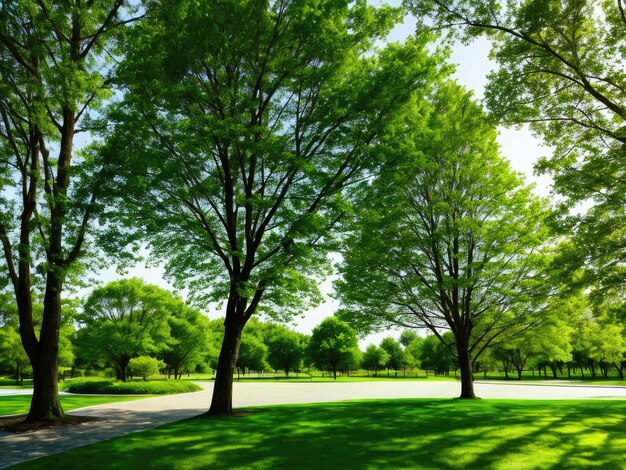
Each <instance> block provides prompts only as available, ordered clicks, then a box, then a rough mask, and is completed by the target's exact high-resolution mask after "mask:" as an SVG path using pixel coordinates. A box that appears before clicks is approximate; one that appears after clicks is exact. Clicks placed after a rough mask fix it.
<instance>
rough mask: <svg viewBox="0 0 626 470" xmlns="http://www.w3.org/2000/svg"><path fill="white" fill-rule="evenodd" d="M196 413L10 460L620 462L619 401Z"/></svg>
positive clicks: (362, 464)
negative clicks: (81, 444)
mask: <svg viewBox="0 0 626 470" xmlns="http://www.w3.org/2000/svg"><path fill="white" fill-rule="evenodd" d="M249 411H250V413H249V414H245V415H243V416H239V417H224V418H195V419H191V420H185V421H179V422H176V423H172V424H169V425H166V426H162V427H160V428H157V429H154V430H150V431H146V432H142V433H133V434H129V435H126V436H123V437H120V438H116V439H113V440H109V441H104V442H100V443H97V444H94V445H90V446H88V447H82V448H78V449H75V450H71V451H68V452H65V453H62V454H57V455H53V456H50V457H47V458H43V459H40V460H37V461H33V462H28V463H25V464H23V465H21V466H17V467H15V468H29V469H46V470H53V469H67V468H80V467H82V466H83V465H84V463H85V462H97V463H98V468H99V469H135V468H136V469H139V468H152V469H193V468H223V469H235V468H241V469H274V468H329V469H330V468H371V469H379V468H383V469H387V468H389V469H391V468H393V469H395V468H424V469H442V468H452V469H485V468H492V469H505V470H510V469H515V470H519V469H531V468H533V469H534V468H567V469H572V468H607V469H616V468H623V466H624V457H623V456H624V454H625V453H626V401H616V400H598V401H592V400H589V401H580V400H578V401H523V400H476V401H460V400H432V399H422V400H383V401H381V400H376V401H355V402H340V403H330V404H315V405H296V406H294V405H289V406H275V407H259V408H255V409H250V410H249Z"/></svg>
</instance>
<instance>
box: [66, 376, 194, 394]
mask: <svg viewBox="0 0 626 470" xmlns="http://www.w3.org/2000/svg"><path fill="white" fill-rule="evenodd" d="M61 386H62V389H63V390H64V391H66V392H70V393H84V394H91V393H101V394H107V395H118V394H119V395H166V394H170V393H188V392H197V391H200V390H202V387H200V386H198V385H196V384H195V383H192V382H187V381H180V380H176V381H173V380H172V381H164V380H160V381H154V382H121V381H119V380H113V379H105V378H100V377H84V378H76V379H70V380H66V381H65V382H63V384H62V385H61Z"/></svg>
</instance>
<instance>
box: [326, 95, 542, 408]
mask: <svg viewBox="0 0 626 470" xmlns="http://www.w3.org/2000/svg"><path fill="white" fill-rule="evenodd" d="M425 113H427V114H428V119H427V125H426V126H424V125H423V121H422V115H423V114H425ZM495 137H496V135H495V130H494V129H493V127H492V126H491V124H489V123H488V122H487V120H486V118H485V116H484V113H483V111H482V110H481V108H480V107H479V106H478V105H477V104H476V103H474V102H473V101H472V99H471V96H470V95H469V94H468V93H467V92H465V91H464V90H463V89H462V88H460V87H459V86H458V85H455V84H452V83H449V84H446V85H444V86H442V87H441V88H440V90H439V91H438V93H437V94H436V96H435V97H434V98H433V102H432V109H430V110H429V109H427V107H425V106H423V105H422V106H420V107H417V106H416V107H415V108H414V109H412V110H411V111H410V112H409V113H408V114H407V115H406V116H405V118H404V120H400V121H399V123H398V126H397V127H396V128H395V132H393V133H391V134H390V135H389V136H388V138H389V141H390V146H389V151H390V152H394V153H396V157H397V159H398V160H401V162H402V163H401V164H400V165H398V166H397V167H394V168H389V169H388V171H386V170H385V169H383V171H381V176H380V177H379V178H378V179H376V180H375V181H374V182H372V184H368V185H367V186H365V187H364V189H363V191H364V193H363V199H362V203H361V204H360V205H359V206H358V208H357V210H356V213H357V214H358V216H357V217H356V220H355V222H354V230H353V233H352V234H351V235H350V236H349V237H347V239H346V242H345V249H344V263H343V265H342V266H341V269H340V271H341V273H342V274H343V278H342V279H341V280H340V281H338V282H337V284H336V286H337V289H338V291H339V293H340V296H341V298H342V302H343V303H344V305H345V306H346V309H345V310H344V311H346V312H355V313H354V314H353V315H348V316H347V317H346V316H344V318H346V319H348V320H350V319H351V320H350V321H352V322H354V324H355V325H360V326H361V327H364V328H374V329H384V328H386V327H388V326H389V325H390V324H395V325H400V326H405V327H421V328H424V327H426V328H428V329H430V330H431V331H432V332H433V334H435V335H437V337H439V338H440V340H441V341H443V342H444V343H446V344H447V345H448V346H449V347H450V348H451V349H452V350H453V351H454V354H455V355H456V356H457V358H458V361H459V366H460V370H461V397H462V398H474V389H473V384H472V380H473V378H472V361H473V360H475V359H476V358H477V357H478V356H479V355H480V352H481V351H482V350H484V349H485V348H486V347H488V346H489V344H490V343H491V342H492V341H493V340H494V339H495V338H496V337H497V336H498V335H500V334H502V333H503V332H504V331H506V330H507V329H509V328H511V327H512V326H514V325H517V324H519V323H520V322H522V321H524V316H525V315H524V313H523V312H521V311H520V313H519V314H515V312H516V310H514V309H513V307H514V306H515V305H517V304H519V303H520V302H523V301H527V300H528V296H529V295H533V293H537V294H539V292H540V289H537V287H538V286H533V289H530V288H529V287H530V286H529V285H528V283H529V282H531V280H532V279H533V277H534V275H535V274H536V273H535V269H536V266H537V265H536V264H534V263H533V262H534V261H535V256H534V252H535V251H536V250H537V249H538V248H539V247H540V246H541V244H542V243H543V242H544V239H543V238H542V235H543V234H544V232H545V230H544V229H542V217H543V214H544V209H543V208H542V204H541V203H540V201H538V200H536V199H535V198H533V197H532V196H531V189H530V188H529V187H525V186H524V185H523V184H522V181H521V180H520V178H519V176H518V175H516V174H515V173H513V172H512V171H511V169H510V167H509V164H508V162H507V161H506V160H504V159H503V158H502V157H501V156H500V155H499V154H498V147H497V144H496V141H495ZM448 329H449V330H450V331H451V332H452V336H448V337H447V338H453V341H452V342H449V341H446V339H445V338H444V336H443V335H442V334H441V332H442V331H444V330H448Z"/></svg>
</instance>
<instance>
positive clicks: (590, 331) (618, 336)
mask: <svg viewBox="0 0 626 470" xmlns="http://www.w3.org/2000/svg"><path fill="white" fill-rule="evenodd" d="M586 334H587V335H588V338H589V346H590V351H589V358H590V359H592V360H595V361H596V363H597V364H598V367H599V368H600V370H601V372H602V375H603V376H604V377H605V378H606V377H608V373H609V369H610V368H611V367H615V368H616V369H617V370H618V372H619V374H620V378H622V379H623V378H624V374H623V370H622V367H621V363H622V361H623V360H624V353H626V339H625V338H624V328H623V327H622V326H621V325H618V324H616V323H611V322H609V321H607V320H606V319H603V320H601V321H599V322H597V321H590V322H589V324H588V326H587V331H586Z"/></svg>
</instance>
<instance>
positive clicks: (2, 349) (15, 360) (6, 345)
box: [0, 325, 30, 385]
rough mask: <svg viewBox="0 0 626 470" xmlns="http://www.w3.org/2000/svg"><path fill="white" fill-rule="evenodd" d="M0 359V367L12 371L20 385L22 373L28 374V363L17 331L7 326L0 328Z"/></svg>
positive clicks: (22, 377) (22, 380) (22, 379)
mask: <svg viewBox="0 0 626 470" xmlns="http://www.w3.org/2000/svg"><path fill="white" fill-rule="evenodd" d="M0 358H1V359H0V366H1V367H2V368H3V369H4V370H7V369H12V370H13V371H14V372H15V380H16V382H17V383H18V384H19V385H22V384H23V382H24V373H25V372H29V371H28V369H29V366H30V362H29V361H28V356H27V355H26V352H25V351H24V347H23V346H22V341H21V338H20V334H19V332H18V330H17V329H15V328H12V327H11V326H8V325H5V326H3V327H1V328H0Z"/></svg>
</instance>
